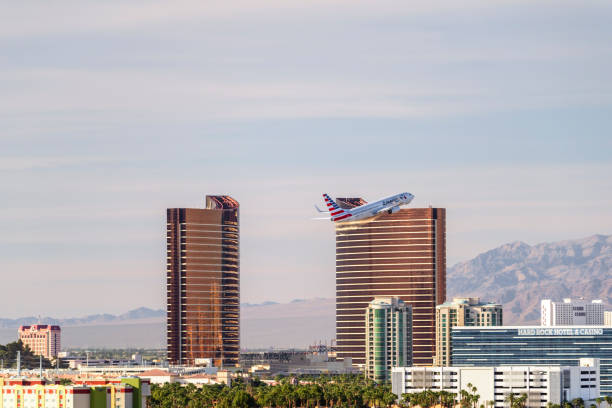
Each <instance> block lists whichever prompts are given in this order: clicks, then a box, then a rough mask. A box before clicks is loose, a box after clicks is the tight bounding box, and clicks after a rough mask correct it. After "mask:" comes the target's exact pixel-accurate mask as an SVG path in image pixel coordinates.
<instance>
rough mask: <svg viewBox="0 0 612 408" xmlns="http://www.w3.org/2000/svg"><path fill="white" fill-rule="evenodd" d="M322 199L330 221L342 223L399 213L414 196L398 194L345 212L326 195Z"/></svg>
mask: <svg viewBox="0 0 612 408" xmlns="http://www.w3.org/2000/svg"><path fill="white" fill-rule="evenodd" d="M323 198H324V199H325V204H326V205H327V209H328V210H329V214H330V219H331V220H332V221H334V222H343V221H356V220H362V219H364V218H370V217H374V216H375V215H379V214H382V213H384V212H387V213H388V214H393V213H394V212H398V211H399V209H400V206H402V205H406V204H409V203H410V202H411V201H412V199H413V198H414V196H413V195H412V194H410V193H400V194H396V195H394V196H391V197H387V198H383V199H382V200H378V201H375V202H373V203H368V204H364V205H360V206H359V207H354V208H351V209H346V210H345V209H343V208H340V206H339V205H338V204H336V202H335V201H334V200H332V198H331V197H330V196H328V195H327V194H323ZM315 208H316V209H317V211H319V212H325V211H324V210H321V209H319V207H317V206H316V205H315Z"/></svg>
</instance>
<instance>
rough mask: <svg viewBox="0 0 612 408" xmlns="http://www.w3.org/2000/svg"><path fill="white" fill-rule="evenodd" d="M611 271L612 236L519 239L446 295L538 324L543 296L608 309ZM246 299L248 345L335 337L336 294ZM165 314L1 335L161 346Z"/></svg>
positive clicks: (476, 262)
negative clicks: (47, 334)
mask: <svg viewBox="0 0 612 408" xmlns="http://www.w3.org/2000/svg"><path fill="white" fill-rule="evenodd" d="M611 272H612V236H606V235H593V236H590V237H587V238H583V239H577V240H567V241H559V242H552V243H542V244H537V245H528V244H526V243H524V242H519V241H517V242H513V243H509V244H505V245H502V246H500V247H497V248H495V249H492V250H490V251H487V252H485V253H482V254H480V255H478V256H476V257H475V258H473V259H471V260H469V261H465V262H460V263H458V264H456V265H454V266H452V267H450V268H448V270H447V299H452V297H454V296H474V297H480V298H481V299H482V300H484V301H495V302H499V303H501V304H503V306H504V324H507V325H517V324H537V322H538V321H539V316H540V300H541V299H544V298H551V299H555V300H561V299H563V298H566V297H576V298H577V297H584V298H585V299H602V300H603V301H604V303H605V304H606V306H607V307H606V309H609V308H610V305H611V304H612V273H611ZM241 306H242V307H241V320H242V324H241V338H242V345H243V347H247V348H266V347H270V346H274V347H305V346H307V345H308V344H312V343H313V342H315V341H323V342H325V341H329V340H331V339H332V338H333V337H334V331H335V327H334V326H335V300H334V299H329V298H315V299H296V300H294V301H292V302H289V303H277V302H272V301H268V302H264V303H260V304H250V303H243V304H242V305H241ZM165 315H166V312H165V310H162V309H159V310H154V309H149V308H146V307H141V308H138V309H134V310H131V311H129V312H127V313H124V314H120V315H111V314H96V315H90V316H85V317H80V318H69V319H54V318H50V317H43V318H40V319H39V318H38V317H33V316H30V317H24V318H19V319H0V329H1V330H0V342H2V341H5V342H6V341H13V340H14V339H15V337H16V330H15V329H16V328H17V327H19V326H20V325H28V324H36V323H38V322H39V321H40V322H42V323H44V324H58V325H60V326H62V327H66V328H67V330H64V332H65V333H64V334H63V336H62V337H63V339H62V342H63V344H65V345H66V346H68V347H103V346H106V347H126V346H136V347H138V346H140V347H163V346H164V342H165V339H164V336H165V334H164V330H165V324H164V323H165V321H164V319H165ZM143 333H144V336H143ZM9 339H10V340H9Z"/></svg>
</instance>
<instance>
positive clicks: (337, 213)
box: [323, 194, 353, 221]
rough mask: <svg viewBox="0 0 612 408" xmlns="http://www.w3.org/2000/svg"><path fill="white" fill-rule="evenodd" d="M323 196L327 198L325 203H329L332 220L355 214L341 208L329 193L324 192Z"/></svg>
mask: <svg viewBox="0 0 612 408" xmlns="http://www.w3.org/2000/svg"><path fill="white" fill-rule="evenodd" d="M323 198H324V199H325V204H326V205H327V209H328V210H329V214H330V215H331V220H332V221H340V220H344V219H346V218H348V217H352V216H353V214H351V213H350V212H348V211H345V210H343V209H342V208H340V206H339V205H338V204H336V202H335V201H334V200H332V198H331V197H330V196H328V195H327V194H323Z"/></svg>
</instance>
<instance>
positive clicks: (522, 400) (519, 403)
mask: <svg viewBox="0 0 612 408" xmlns="http://www.w3.org/2000/svg"><path fill="white" fill-rule="evenodd" d="M515 403H516V408H525V406H526V405H527V394H525V393H524V392H523V393H521V396H520V397H518V398H517V399H516V401H515Z"/></svg>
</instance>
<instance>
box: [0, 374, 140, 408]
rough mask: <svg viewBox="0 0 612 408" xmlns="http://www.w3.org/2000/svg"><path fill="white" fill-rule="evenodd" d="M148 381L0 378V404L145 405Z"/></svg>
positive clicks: (27, 407) (28, 407)
mask: <svg viewBox="0 0 612 408" xmlns="http://www.w3.org/2000/svg"><path fill="white" fill-rule="evenodd" d="M150 394H151V390H150V386H149V382H148V381H147V380H141V379H140V378H135V377H130V378H121V379H96V380H77V381H75V383H74V384H73V385H61V384H59V380H58V381H54V380H51V381H49V380H44V379H42V380H41V379H26V378H11V379H0V396H1V400H0V407H18V408H41V407H60V408H109V407H110V408H145V407H146V397H147V396H149V395H150Z"/></svg>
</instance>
